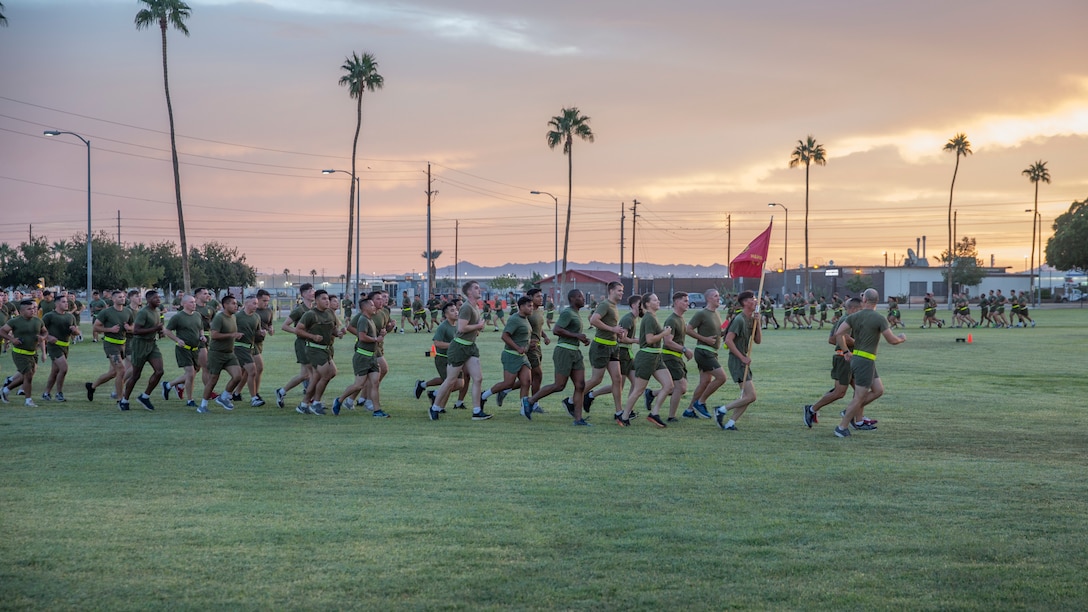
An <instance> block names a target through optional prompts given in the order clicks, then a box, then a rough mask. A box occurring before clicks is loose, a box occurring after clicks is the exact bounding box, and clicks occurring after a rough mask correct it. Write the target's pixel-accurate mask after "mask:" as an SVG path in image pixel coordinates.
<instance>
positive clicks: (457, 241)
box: [453, 220, 461, 288]
mask: <svg viewBox="0 0 1088 612" xmlns="http://www.w3.org/2000/svg"><path fill="white" fill-rule="evenodd" d="M460 245H461V221H460V220H457V221H454V222H453V286H454V288H457V287H460V286H461V281H459V280H457V279H458V278H460V277H459V276H457V273H458V272H459V270H458V269H457V268H458V264H460V263H461V259H460V256H459V255H458V254H457V250H458V249H459V248H460Z"/></svg>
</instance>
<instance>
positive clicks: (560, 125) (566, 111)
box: [547, 106, 595, 302]
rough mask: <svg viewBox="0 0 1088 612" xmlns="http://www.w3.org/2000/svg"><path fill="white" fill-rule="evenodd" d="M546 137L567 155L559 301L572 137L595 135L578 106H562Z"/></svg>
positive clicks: (567, 231)
mask: <svg viewBox="0 0 1088 612" xmlns="http://www.w3.org/2000/svg"><path fill="white" fill-rule="evenodd" d="M548 127H550V128H551V129H550V130H548V134H547V139H548V148H549V149H555V148H556V147H558V146H559V145H560V144H562V145H563V155H566V156H567V227H566V229H564V230H563V273H562V275H561V276H560V277H559V301H560V302H562V300H563V279H564V278H566V276H567V246H568V245H569V244H570V208H571V200H572V198H571V191H572V190H573V186H574V158H573V155H572V149H573V147H574V137H575V136H577V137H578V138H581V139H582V140H585V141H587V142H593V141H594V139H595V136H594V135H593V130H591V129H590V128H589V117H586V116H585V115H583V114H582V113H581V111H579V110H578V107H575V106H572V107H570V108H563V110H562V112H561V113H560V114H558V115H556V116H555V117H552V118H551V120H550V121H548Z"/></svg>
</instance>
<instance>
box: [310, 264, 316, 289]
mask: <svg viewBox="0 0 1088 612" xmlns="http://www.w3.org/2000/svg"><path fill="white" fill-rule="evenodd" d="M310 284H311V285H315V286H316V285H317V270H316V269H313V268H311V269H310Z"/></svg>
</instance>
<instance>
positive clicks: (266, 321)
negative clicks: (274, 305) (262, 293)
mask: <svg viewBox="0 0 1088 612" xmlns="http://www.w3.org/2000/svg"><path fill="white" fill-rule="evenodd" d="M275 316H276V315H275V313H274V312H272V309H271V308H258V309H257V318H258V319H260V321H261V327H262V328H263V329H264V334H268V332H270V331H272V321H273V319H274V318H275ZM264 334H258V335H257V336H256V337H254V338H253V341H254V342H256V343H257V344H258V345H260V344H262V343H263V342H264Z"/></svg>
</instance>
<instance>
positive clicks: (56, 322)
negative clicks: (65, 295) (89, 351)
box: [42, 310, 76, 342]
mask: <svg viewBox="0 0 1088 612" xmlns="http://www.w3.org/2000/svg"><path fill="white" fill-rule="evenodd" d="M75 324H76V318H75V316H74V315H72V314H69V313H64V314H60V313H59V312H57V311H55V310H54V311H52V312H47V313H45V316H44V317H42V325H45V331H47V332H48V333H49V335H50V336H53V337H54V338H56V339H57V340H59V341H61V342H68V339H69V338H71V337H72V330H71V327H72V326H73V325H75Z"/></svg>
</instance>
